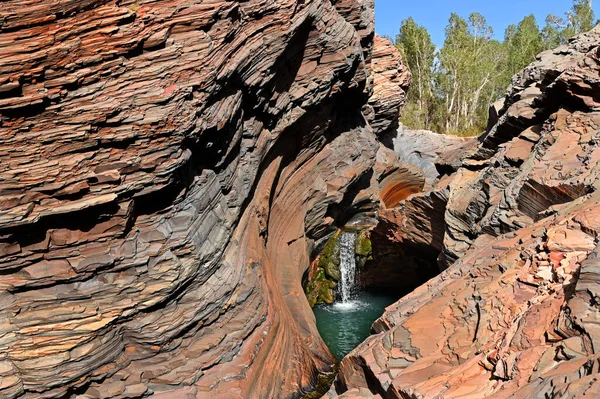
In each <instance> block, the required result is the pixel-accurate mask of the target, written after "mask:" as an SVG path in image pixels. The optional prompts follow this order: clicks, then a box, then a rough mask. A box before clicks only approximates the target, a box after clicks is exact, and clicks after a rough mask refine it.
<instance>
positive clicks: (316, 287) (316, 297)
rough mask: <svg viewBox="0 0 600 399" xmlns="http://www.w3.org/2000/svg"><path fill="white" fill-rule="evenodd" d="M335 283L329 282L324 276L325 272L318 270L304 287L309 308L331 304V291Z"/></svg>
mask: <svg viewBox="0 0 600 399" xmlns="http://www.w3.org/2000/svg"><path fill="white" fill-rule="evenodd" d="M334 288H335V282H334V281H331V280H329V279H328V278H327V276H326V275H325V270H323V269H322V268H318V270H317V272H316V274H315V276H314V278H313V279H312V280H311V281H309V282H308V284H307V285H306V289H305V292H306V298H308V303H309V304H310V307H314V306H315V305H317V304H320V303H328V304H332V303H333V301H334V300H335V297H334V295H333V289H334Z"/></svg>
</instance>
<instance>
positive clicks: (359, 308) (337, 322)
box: [314, 292, 398, 360]
mask: <svg viewBox="0 0 600 399" xmlns="http://www.w3.org/2000/svg"><path fill="white" fill-rule="evenodd" d="M396 300H398V298H396V297H390V296H386V295H382V294H374V293H368V292H360V293H357V294H356V295H355V296H354V298H353V299H352V300H351V301H349V302H348V303H334V304H333V305H317V306H315V308H314V312H315V316H316V318H317V328H318V329H319V333H320V334H321V337H322V338H323V340H324V341H325V343H326V344H327V346H328V347H329V350H331V352H332V353H333V355H334V356H335V357H336V359H337V360H342V359H343V358H344V356H346V355H347V354H348V353H350V352H351V351H352V350H353V349H354V348H356V347H357V346H358V344H360V343H361V342H362V341H364V340H365V338H367V337H368V336H369V335H370V333H371V324H373V322H374V321H375V320H376V319H377V318H379V317H380V316H381V315H382V314H383V312H384V310H385V308H386V307H387V306H389V305H391V304H392V303H394V302H395V301H396Z"/></svg>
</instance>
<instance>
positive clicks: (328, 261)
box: [317, 231, 342, 281]
mask: <svg viewBox="0 0 600 399" xmlns="http://www.w3.org/2000/svg"><path fill="white" fill-rule="evenodd" d="M317 266H318V267H321V268H322V269H323V270H325V273H326V274H327V276H329V277H330V278H331V279H332V280H334V281H340V279H341V278H342V272H341V271H340V232H339V231H336V232H335V233H334V234H333V235H332V236H331V238H329V240H328V241H327V244H325V247H324V248H323V251H321V253H320V254H319V263H318V264H317Z"/></svg>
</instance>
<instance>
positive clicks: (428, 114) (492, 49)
mask: <svg viewBox="0 0 600 399" xmlns="http://www.w3.org/2000/svg"><path fill="white" fill-rule="evenodd" d="M594 24H595V16H594V12H593V10H592V7H591V1H590V0H574V1H573V7H572V8H571V10H570V11H568V12H567V13H566V14H565V18H562V17H558V16H556V15H548V17H547V18H546V26H545V27H544V28H543V29H541V30H540V27H539V26H538V24H537V21H536V19H535V17H534V16H533V15H529V16H526V17H525V18H524V19H523V20H522V21H521V22H520V23H519V24H518V25H510V26H509V27H508V28H507V29H506V31H505V35H504V41H503V42H500V41H498V40H494V39H492V37H493V31H492V28H491V27H490V26H489V25H488V24H487V22H486V20H485V18H484V16H483V15H481V14H478V13H473V14H471V15H470V16H469V17H468V19H466V20H465V19H464V18H462V17H461V16H459V15H457V14H452V15H451V16H450V20H449V22H448V26H447V27H446V39H445V41H444V44H443V46H442V48H440V49H437V50H436V47H435V45H434V44H433V42H432V41H431V36H430V35H429V33H428V32H427V29H426V28H425V27H423V26H420V25H418V24H417V23H416V22H415V21H414V20H413V19H412V18H408V19H406V20H404V21H402V25H401V27H400V33H399V34H398V35H397V36H396V47H397V48H398V49H399V50H400V51H401V53H402V54H403V56H404V60H405V62H406V63H407V64H408V66H409V68H410V70H411V72H412V74H413V84H412V86H411V88H410V91H409V93H408V98H409V101H408V103H407V104H406V106H405V108H404V110H403V115H402V122H403V123H404V124H405V125H407V126H408V127H410V128H413V129H427V130H433V131H437V132H440V133H447V134H456V135H461V136H468V135H476V134H479V133H481V132H483V130H484V129H485V126H486V124H487V117H488V107H489V105H490V104H491V103H493V102H494V101H496V100H497V99H498V98H500V97H502V96H503V95H504V92H505V90H506V87H507V86H508V85H509V83H510V80H511V78H512V76H513V75H514V74H515V73H517V72H519V71H520V70H521V69H523V68H524V67H525V66H527V65H528V64H529V63H531V62H533V61H534V60H535V56H536V55H537V54H539V53H540V52H541V51H544V50H547V49H551V48H554V47H557V46H558V45H560V44H564V43H566V42H567V40H568V39H569V38H571V37H573V36H575V35H578V34H579V33H582V32H585V31H588V30H590V29H592V28H593V26H594Z"/></svg>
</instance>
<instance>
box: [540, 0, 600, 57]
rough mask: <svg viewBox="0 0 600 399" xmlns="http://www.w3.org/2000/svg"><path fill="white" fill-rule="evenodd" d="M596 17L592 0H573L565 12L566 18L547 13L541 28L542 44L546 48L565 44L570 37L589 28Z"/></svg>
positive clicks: (592, 25) (593, 23)
mask: <svg viewBox="0 0 600 399" xmlns="http://www.w3.org/2000/svg"><path fill="white" fill-rule="evenodd" d="M595 19H596V17H595V15H594V9H593V8H592V0H573V6H572V7H571V9H570V10H569V11H567V12H566V18H561V17H559V16H556V15H553V14H549V15H548V17H547V18H546V26H545V27H544V30H543V38H544V46H545V47H546V48H548V49H550V48H554V47H556V46H559V45H561V44H565V43H566V42H567V40H569V39H570V38H572V37H574V36H577V35H578V34H580V33H583V32H587V31H589V30H591V29H592V28H593V27H594V26H595V25H596V23H597V22H596V21H595Z"/></svg>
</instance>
